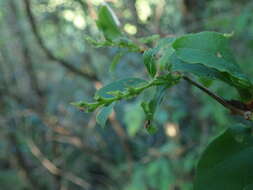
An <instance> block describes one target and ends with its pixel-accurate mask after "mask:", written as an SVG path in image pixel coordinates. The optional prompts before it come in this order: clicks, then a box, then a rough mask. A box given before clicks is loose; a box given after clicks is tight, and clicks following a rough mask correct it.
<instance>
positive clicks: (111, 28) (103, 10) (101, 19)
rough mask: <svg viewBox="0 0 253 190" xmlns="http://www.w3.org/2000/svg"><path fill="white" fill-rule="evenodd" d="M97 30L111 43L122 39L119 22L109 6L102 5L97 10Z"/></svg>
mask: <svg viewBox="0 0 253 190" xmlns="http://www.w3.org/2000/svg"><path fill="white" fill-rule="evenodd" d="M97 26H98V28H99V29H100V30H101V31H102V32H103V34H104V37H105V39H106V40H109V41H113V40H117V39H119V38H120V37H122V36H123V35H122V33H121V31H120V29H119V27H118V26H119V21H118V19H117V17H116V16H115V14H114V12H113V11H112V10H111V8H110V7H109V5H107V4H105V5H102V6H101V7H100V8H99V10H98V20H97Z"/></svg>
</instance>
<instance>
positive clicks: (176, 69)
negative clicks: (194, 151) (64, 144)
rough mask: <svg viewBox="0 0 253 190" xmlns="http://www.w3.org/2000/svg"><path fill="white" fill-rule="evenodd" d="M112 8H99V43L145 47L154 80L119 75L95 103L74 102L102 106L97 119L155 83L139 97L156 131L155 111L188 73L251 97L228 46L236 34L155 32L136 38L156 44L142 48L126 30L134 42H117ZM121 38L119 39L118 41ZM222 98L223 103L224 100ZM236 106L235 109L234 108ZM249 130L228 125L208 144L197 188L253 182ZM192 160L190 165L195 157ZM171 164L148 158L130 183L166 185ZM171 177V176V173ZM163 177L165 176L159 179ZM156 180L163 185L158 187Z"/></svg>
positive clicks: (234, 186) (133, 186)
mask: <svg viewBox="0 0 253 190" xmlns="http://www.w3.org/2000/svg"><path fill="white" fill-rule="evenodd" d="M109 13H110V11H109V10H108V9H107V8H106V7H105V6H103V7H102V9H101V10H100V12H99V20H98V26H99V27H100V29H101V30H102V31H103V34H104V37H105V39H106V40H107V41H106V43H105V44H100V46H107V45H108V44H110V43H111V45H113V46H118V47H127V51H131V48H132V47H133V48H135V50H136V51H137V52H140V53H143V64H144V66H145V68H146V70H147V72H148V75H149V76H150V77H151V78H152V79H151V80H150V81H146V80H143V79H139V78H132V77H130V78H125V79H121V80H118V81H115V82H112V83H111V84H108V85H106V86H104V87H103V88H101V89H99V90H98V91H97V92H96V94H95V97H94V99H95V100H96V102H95V103H90V104H88V103H83V102H80V103H78V104H76V105H77V106H79V107H80V108H83V107H88V110H90V111H93V110H94V109H96V108H97V107H100V106H104V108H102V109H101V110H100V112H99V114H98V116H97V122H98V123H99V124H100V125H102V126H104V125H105V122H106V119H107V117H108V115H109V114H110V113H111V110H112V107H113V104H112V103H115V102H116V101H119V100H122V99H129V98H133V97H135V96H137V95H139V94H141V93H142V92H143V91H144V90H145V89H148V88H150V87H155V88H156V92H155V94H154V96H153V97H151V98H149V100H146V101H143V102H142V103H141V107H142V109H143V112H144V113H145V120H146V121H145V123H144V126H145V128H146V130H147V131H148V132H149V133H150V134H154V133H155V132H156V131H157V127H156V126H155V123H154V116H155V112H156V110H157V109H158V107H159V106H160V104H161V102H162V100H163V98H164V96H165V95H166V94H165V92H166V90H167V89H168V88H170V87H172V86H174V85H176V84H178V82H179V81H180V79H181V77H182V76H183V75H184V74H185V73H186V74H187V73H189V74H193V75H196V76H198V77H199V78H200V79H201V80H205V79H207V80H208V84H209V85H211V82H212V81H215V80H220V81H223V82H225V83H227V84H229V85H231V86H233V87H235V88H236V89H237V90H238V92H239V94H240V95H241V98H242V99H243V101H248V100H252V98H253V90H252V89H253V88H252V87H253V85H252V83H251V82H250V80H249V79H248V77H247V76H246V75H245V74H244V73H243V72H242V70H241V69H240V67H239V66H238V65H237V63H236V61H235V58H234V55H233V53H232V51H231V50H230V48H229V38H230V37H231V36H232V34H222V33H217V32H200V33H196V34H186V35H183V36H181V37H177V38H160V37H159V36H158V35H154V36H150V37H146V38H140V39H138V40H139V42H140V44H149V43H153V44H154V46H153V47H150V48H145V51H142V49H143V48H142V47H141V45H140V44H135V43H132V41H131V40H130V39H127V37H126V36H125V37H124V40H125V41H128V42H130V43H129V44H131V43H132V44H133V46H132V47H130V46H129V45H125V46H120V45H119V44H117V43H118V42H122V38H121V37H122V35H121V32H120V31H119V29H118V28H117V26H116V24H115V23H114V21H113V16H108V15H109ZM108 28H110V30H109V29H108ZM120 38H121V40H119V41H117V40H118V39H120ZM115 39H116V40H115ZM112 41H113V42H112ZM127 51H126V50H124V51H119V53H118V54H117V55H116V56H115V58H114V59H113V61H112V66H111V67H112V69H113V70H114V68H115V65H116V64H117V63H118V62H119V61H120V59H121V58H122V55H124V53H126V52H127ZM208 94H209V93H208ZM222 104H223V105H225V104H226V103H225V104H224V103H222ZM94 105H95V106H94ZM231 106H233V105H229V106H227V107H228V108H231ZM238 108H239V107H236V108H235V109H236V110H237V109H238ZM235 109H232V110H233V111H234V110H235ZM244 111H245V109H244V108H243V109H242V110H240V111H239V113H240V114H241V113H242V112H243V113H244ZM133 114H135V112H133ZM136 114H137V113H136ZM244 114H246V112H245V113H244ZM247 114H248V113H247ZM250 114H251V112H250ZM241 115H242V114H241ZM244 116H245V115H244ZM129 118H130V119H131V118H133V121H134V120H136V118H134V117H133V116H132V115H131V114H130V115H129V114H128V120H129ZM140 121H141V120H136V122H137V123H138V124H137V125H139V122H140ZM128 127H130V128H129V129H128V130H129V134H130V135H131V136H135V134H136V132H137V131H138V127H137V126H136V125H129V124H128ZM248 130H249V129H248V128H245V127H242V126H236V127H233V128H230V129H227V131H226V132H225V133H223V134H222V135H220V136H219V137H218V138H216V139H215V140H214V141H213V142H212V143H211V144H210V145H209V146H208V148H207V149H206V150H205V152H204V153H203V155H202V157H201V159H200V161H199V163H198V167H197V175H196V180H195V183H194V189H195V190H203V189H208V190H209V189H210V190H219V189H220V190H224V189H231V190H239V189H249V188H251V186H252V183H253V182H252V177H253V175H252V174H251V173H252V172H249V171H251V170H253V168H252V164H251V157H252V156H253V155H252V150H251V146H252V145H253V144H252V143H253V139H252V135H251V134H250V132H249V131H248ZM190 165H192V164H191V162H190ZM167 166H168V165H167V164H166V163H165V162H163V161H162V160H161V161H159V162H154V163H152V164H150V165H149V167H148V168H147V171H146V173H145V172H144V171H143V169H141V170H139V171H138V172H136V173H135V176H134V178H133V184H131V185H130V186H129V187H128V188H127V189H129V190H135V189H136V188H137V189H145V188H146V186H148V187H151V188H158V189H164V190H165V189H168V188H169V186H170V180H168V179H167V180H166V179H165V178H167V177H168V176H169V173H168V172H169V170H170V168H167ZM190 168H191V167H190ZM145 175H150V176H152V178H150V180H148V181H147V182H146V183H144V181H145ZM158 176H159V177H158ZM156 177H158V179H156ZM170 178H172V177H171V176H170ZM160 179H163V180H161V181H160V182H157V180H160ZM157 184H160V185H161V186H160V187H157Z"/></svg>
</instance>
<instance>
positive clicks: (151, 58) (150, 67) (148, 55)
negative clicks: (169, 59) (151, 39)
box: [143, 48, 158, 77]
mask: <svg viewBox="0 0 253 190" xmlns="http://www.w3.org/2000/svg"><path fill="white" fill-rule="evenodd" d="M157 52H158V48H150V49H148V50H146V51H145V52H144V54H143V59H144V65H145V66H146V68H147V71H148V73H149V74H150V75H151V77H155V74H156V61H155V55H156V53H157Z"/></svg>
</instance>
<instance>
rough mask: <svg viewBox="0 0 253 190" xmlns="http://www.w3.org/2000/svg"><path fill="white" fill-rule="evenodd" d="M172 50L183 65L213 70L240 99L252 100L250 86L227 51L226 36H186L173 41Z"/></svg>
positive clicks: (210, 34)
mask: <svg viewBox="0 0 253 190" xmlns="http://www.w3.org/2000/svg"><path fill="white" fill-rule="evenodd" d="M173 48H174V49H175V54H176V56H177V58H179V59H180V60H182V61H183V62H184V63H188V64H201V65H203V66H205V67H206V68H209V69H215V72H216V74H217V75H219V77H218V79H220V78H223V81H224V80H225V81H227V82H228V83H229V84H230V85H233V86H235V87H236V88H237V89H238V91H239V93H240V95H241V96H242V98H244V99H251V98H252V96H253V92H252V84H251V82H250V81H249V79H248V78H247V76H245V75H244V74H243V73H242V71H241V69H240V68H239V66H238V65H237V64H236V61H235V59H234V57H233V54H232V52H231V51H230V49H229V44H228V37H227V35H224V34H220V33H217V32H201V33H197V34H188V35H185V36H183V37H180V38H178V39H177V40H175V42H173ZM202 68H203V67H202ZM209 71H210V70H209ZM211 71H212V72H214V70H211ZM218 73H219V74H218ZM220 76H222V77H220ZM224 77H225V78H226V79H225V78H224Z"/></svg>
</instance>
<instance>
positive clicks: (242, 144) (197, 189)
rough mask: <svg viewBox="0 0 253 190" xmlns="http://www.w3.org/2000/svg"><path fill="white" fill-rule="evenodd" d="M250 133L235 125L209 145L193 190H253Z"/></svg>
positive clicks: (252, 152) (252, 151)
mask: <svg viewBox="0 0 253 190" xmlns="http://www.w3.org/2000/svg"><path fill="white" fill-rule="evenodd" d="M251 130H252V129H251V128H248V127H245V126H242V125H235V126H233V127H231V128H229V129H227V130H226V131H225V132H224V133H222V134H221V135H219V136H218V137H217V138H215V139H214V140H213V141H212V142H211V143H210V144H209V146H208V147H207V149H206V150H205V151H204V153H203V155H202V156H201V158H200V161H199V163H198V166H197V170H196V179H195V184H194V190H202V189H207V190H224V189H229V190H239V189H250V187H252V178H253V173H252V172H251V171H252V170H253V164H252V156H253V149H252V147H253V137H252V133H251Z"/></svg>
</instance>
